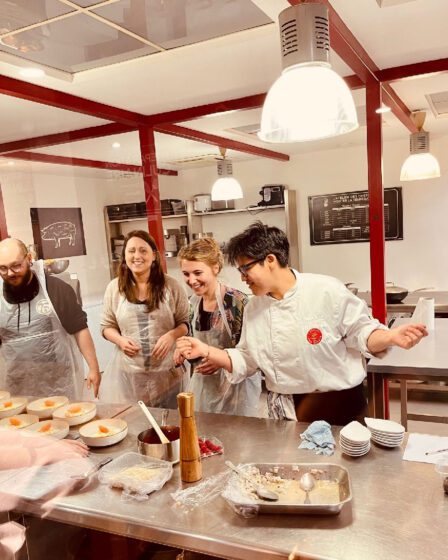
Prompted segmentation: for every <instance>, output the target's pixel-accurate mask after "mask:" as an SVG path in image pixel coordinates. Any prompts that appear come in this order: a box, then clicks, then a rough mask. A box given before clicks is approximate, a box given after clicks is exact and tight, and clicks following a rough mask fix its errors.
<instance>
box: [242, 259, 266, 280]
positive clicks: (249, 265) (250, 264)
mask: <svg viewBox="0 0 448 560" xmlns="http://www.w3.org/2000/svg"><path fill="white" fill-rule="evenodd" d="M265 258H266V257H263V258H262V259H255V260H254V261H250V262H248V263H246V264H242V265H241V266H239V267H237V270H238V272H239V273H240V274H242V275H243V276H247V273H248V272H249V270H250V269H251V268H252V267H253V266H255V265H256V264H257V263H261V262H263V261H264V259H265Z"/></svg>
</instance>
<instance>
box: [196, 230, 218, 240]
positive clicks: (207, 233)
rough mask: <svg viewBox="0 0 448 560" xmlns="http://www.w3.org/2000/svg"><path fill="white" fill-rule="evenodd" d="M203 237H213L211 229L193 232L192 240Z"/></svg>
mask: <svg viewBox="0 0 448 560" xmlns="http://www.w3.org/2000/svg"><path fill="white" fill-rule="evenodd" d="M204 237H213V233H212V232H211V231H199V232H198V233H193V241H195V240H196V239H203V238H204Z"/></svg>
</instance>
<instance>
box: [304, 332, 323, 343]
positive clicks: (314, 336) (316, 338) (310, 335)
mask: <svg viewBox="0 0 448 560" xmlns="http://www.w3.org/2000/svg"><path fill="white" fill-rule="evenodd" d="M306 339H307V340H308V342H309V343H310V344H319V342H320V341H321V340H322V331H321V330H320V329H310V330H309V331H308V332H307V334H306Z"/></svg>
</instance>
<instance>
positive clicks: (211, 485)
mask: <svg viewBox="0 0 448 560" xmlns="http://www.w3.org/2000/svg"><path fill="white" fill-rule="evenodd" d="M229 476H230V473H229V471H224V472H220V473H218V474H216V475H214V476H210V477H208V478H206V479H204V480H203V481H201V482H200V483H199V484H196V485H195V486H191V487H189V488H185V489H180V490H177V491H176V492H174V493H173V494H171V497H172V498H173V500H174V501H175V503H176V506H178V507H180V508H182V509H183V510H184V511H190V510H193V509H195V508H197V507H198V506H203V505H205V504H208V503H209V502H210V501H211V500H214V499H215V498H216V497H217V496H219V495H220V494H221V492H222V490H223V488H224V486H225V485H226V483H227V481H228V479H229Z"/></svg>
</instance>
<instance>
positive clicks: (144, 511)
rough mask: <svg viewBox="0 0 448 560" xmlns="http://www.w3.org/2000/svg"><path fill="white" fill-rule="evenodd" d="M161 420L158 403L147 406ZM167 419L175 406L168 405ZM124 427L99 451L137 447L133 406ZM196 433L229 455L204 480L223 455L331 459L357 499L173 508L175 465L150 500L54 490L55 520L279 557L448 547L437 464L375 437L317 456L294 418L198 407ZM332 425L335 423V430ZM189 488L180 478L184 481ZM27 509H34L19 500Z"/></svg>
mask: <svg viewBox="0 0 448 560" xmlns="http://www.w3.org/2000/svg"><path fill="white" fill-rule="evenodd" d="M153 412H154V414H155V416H156V418H157V419H159V420H160V417H161V414H160V410H156V409H153ZM171 416H172V418H171V422H173V420H174V418H177V412H174V411H173V412H172V413H171ZM121 417H122V418H124V419H126V420H127V422H128V423H129V435H128V436H127V438H126V439H125V440H124V441H123V442H121V443H120V444H118V445H116V446H114V447H112V448H106V449H103V450H101V451H98V452H97V453H99V454H112V455H120V454H121V453H123V452H125V451H130V450H135V449H136V436H137V434H138V433H139V431H141V430H142V429H144V428H146V421H145V418H144V417H143V415H142V413H141V412H140V411H139V410H137V409H136V408H132V409H129V410H128V411H125V412H124V413H123V414H122V415H121ZM197 423H198V431H199V433H200V434H207V435H215V436H217V437H218V438H219V439H220V440H221V441H222V442H223V444H224V447H225V453H224V455H221V456H215V457H210V458H207V459H205V460H204V461H203V470H204V478H205V477H208V476H211V475H213V474H216V473H218V472H220V471H222V470H223V469H224V468H225V466H224V461H225V460H226V459H230V460H231V461H233V462H234V463H238V462H241V463H245V462H254V461H256V462H334V463H338V464H341V465H343V466H345V467H346V468H347V469H348V470H349V473H350V476H351V482H352V491H353V496H354V497H353V501H352V503H351V504H348V505H347V506H345V507H344V508H343V510H342V512H341V514H340V515H338V516H326V517H311V516H310V517H306V516H287V515H283V516H280V515H277V516H274V515H263V516H259V517H258V518H253V519H243V518H241V517H239V516H237V515H236V514H235V513H234V512H233V511H232V510H231V509H230V508H229V506H228V505H227V504H226V502H225V501H224V500H223V499H222V498H221V497H218V498H216V499H215V500H214V501H212V502H210V503H209V504H207V505H206V506H205V507H203V508H197V509H195V510H193V511H191V512H190V513H185V512H182V511H181V510H180V509H179V508H177V507H175V506H174V502H173V500H172V498H171V497H170V493H172V492H173V491H175V490H177V489H178V488H179V487H180V486H181V485H182V483H181V482H180V477H179V467H178V466H176V467H175V468H174V474H173V477H172V479H171V480H170V481H169V482H168V483H167V484H166V485H165V487H164V488H163V489H162V490H161V491H160V492H157V493H155V494H153V495H151V496H150V497H149V500H148V501H147V502H133V501H132V502H125V501H122V500H121V497H120V492H119V491H117V490H111V489H109V488H107V487H106V486H103V485H99V484H96V485H94V486H93V488H92V489H91V490H89V491H85V492H83V493H81V494H78V495H72V496H67V497H64V498H59V499H58V501H57V502H56V503H55V504H54V509H53V510H52V511H51V512H50V514H49V517H50V518H51V519H54V520H57V521H61V522H65V523H69V524H73V525H80V526H86V527H90V528H96V529H99V530H102V531H106V532H113V533H118V534H120V535H125V536H130V537H135V538H138V539H143V540H147V541H155V542H161V543H165V544H168V545H171V546H174V547H179V548H185V549H190V550H196V551H198V552H203V553H206V554H210V555H213V556H218V557H225V558H235V559H240V560H249V559H250V560H253V559H254V558H257V560H271V559H280V558H283V559H285V558H286V557H287V555H288V554H289V552H290V551H291V550H292V549H293V547H294V546H295V545H297V547H298V550H299V551H300V553H301V554H302V555H303V557H304V558H306V557H307V556H308V555H309V557H316V558H320V559H323V558H333V559H344V560H361V559H362V560H370V559H371V560H378V559H382V558H387V559H388V560H408V559H409V558H419V559H425V560H430V559H434V560H435V559H436V558H437V559H438V558H442V557H444V555H445V554H446V550H448V498H447V497H445V496H444V494H443V490H442V483H441V479H440V478H439V475H437V474H436V473H435V471H434V467H433V466H432V465H428V464H419V463H410V462H404V461H402V460H401V457H402V453H403V449H401V448H396V449H383V448H379V447H375V446H374V445H372V449H371V451H370V453H369V454H368V455H366V456H364V457H362V458H359V459H351V458H348V457H345V456H342V455H341V454H340V452H339V450H337V451H336V454H335V455H334V456H333V457H330V458H326V457H320V456H317V455H315V454H314V453H313V452H311V451H305V450H299V449H298V448H297V445H298V442H299V434H300V432H302V431H303V430H304V428H305V427H306V426H305V425H303V424H297V423H295V422H281V421H273V420H265V419H255V418H242V417H231V416H225V415H213V414H198V415H197ZM336 431H337V430H334V432H336ZM184 486H186V485H184ZM21 509H22V510H23V511H26V512H30V513H32V512H35V511H36V505H34V504H32V503H29V502H28V503H25V504H23V506H22V507H21Z"/></svg>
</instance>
